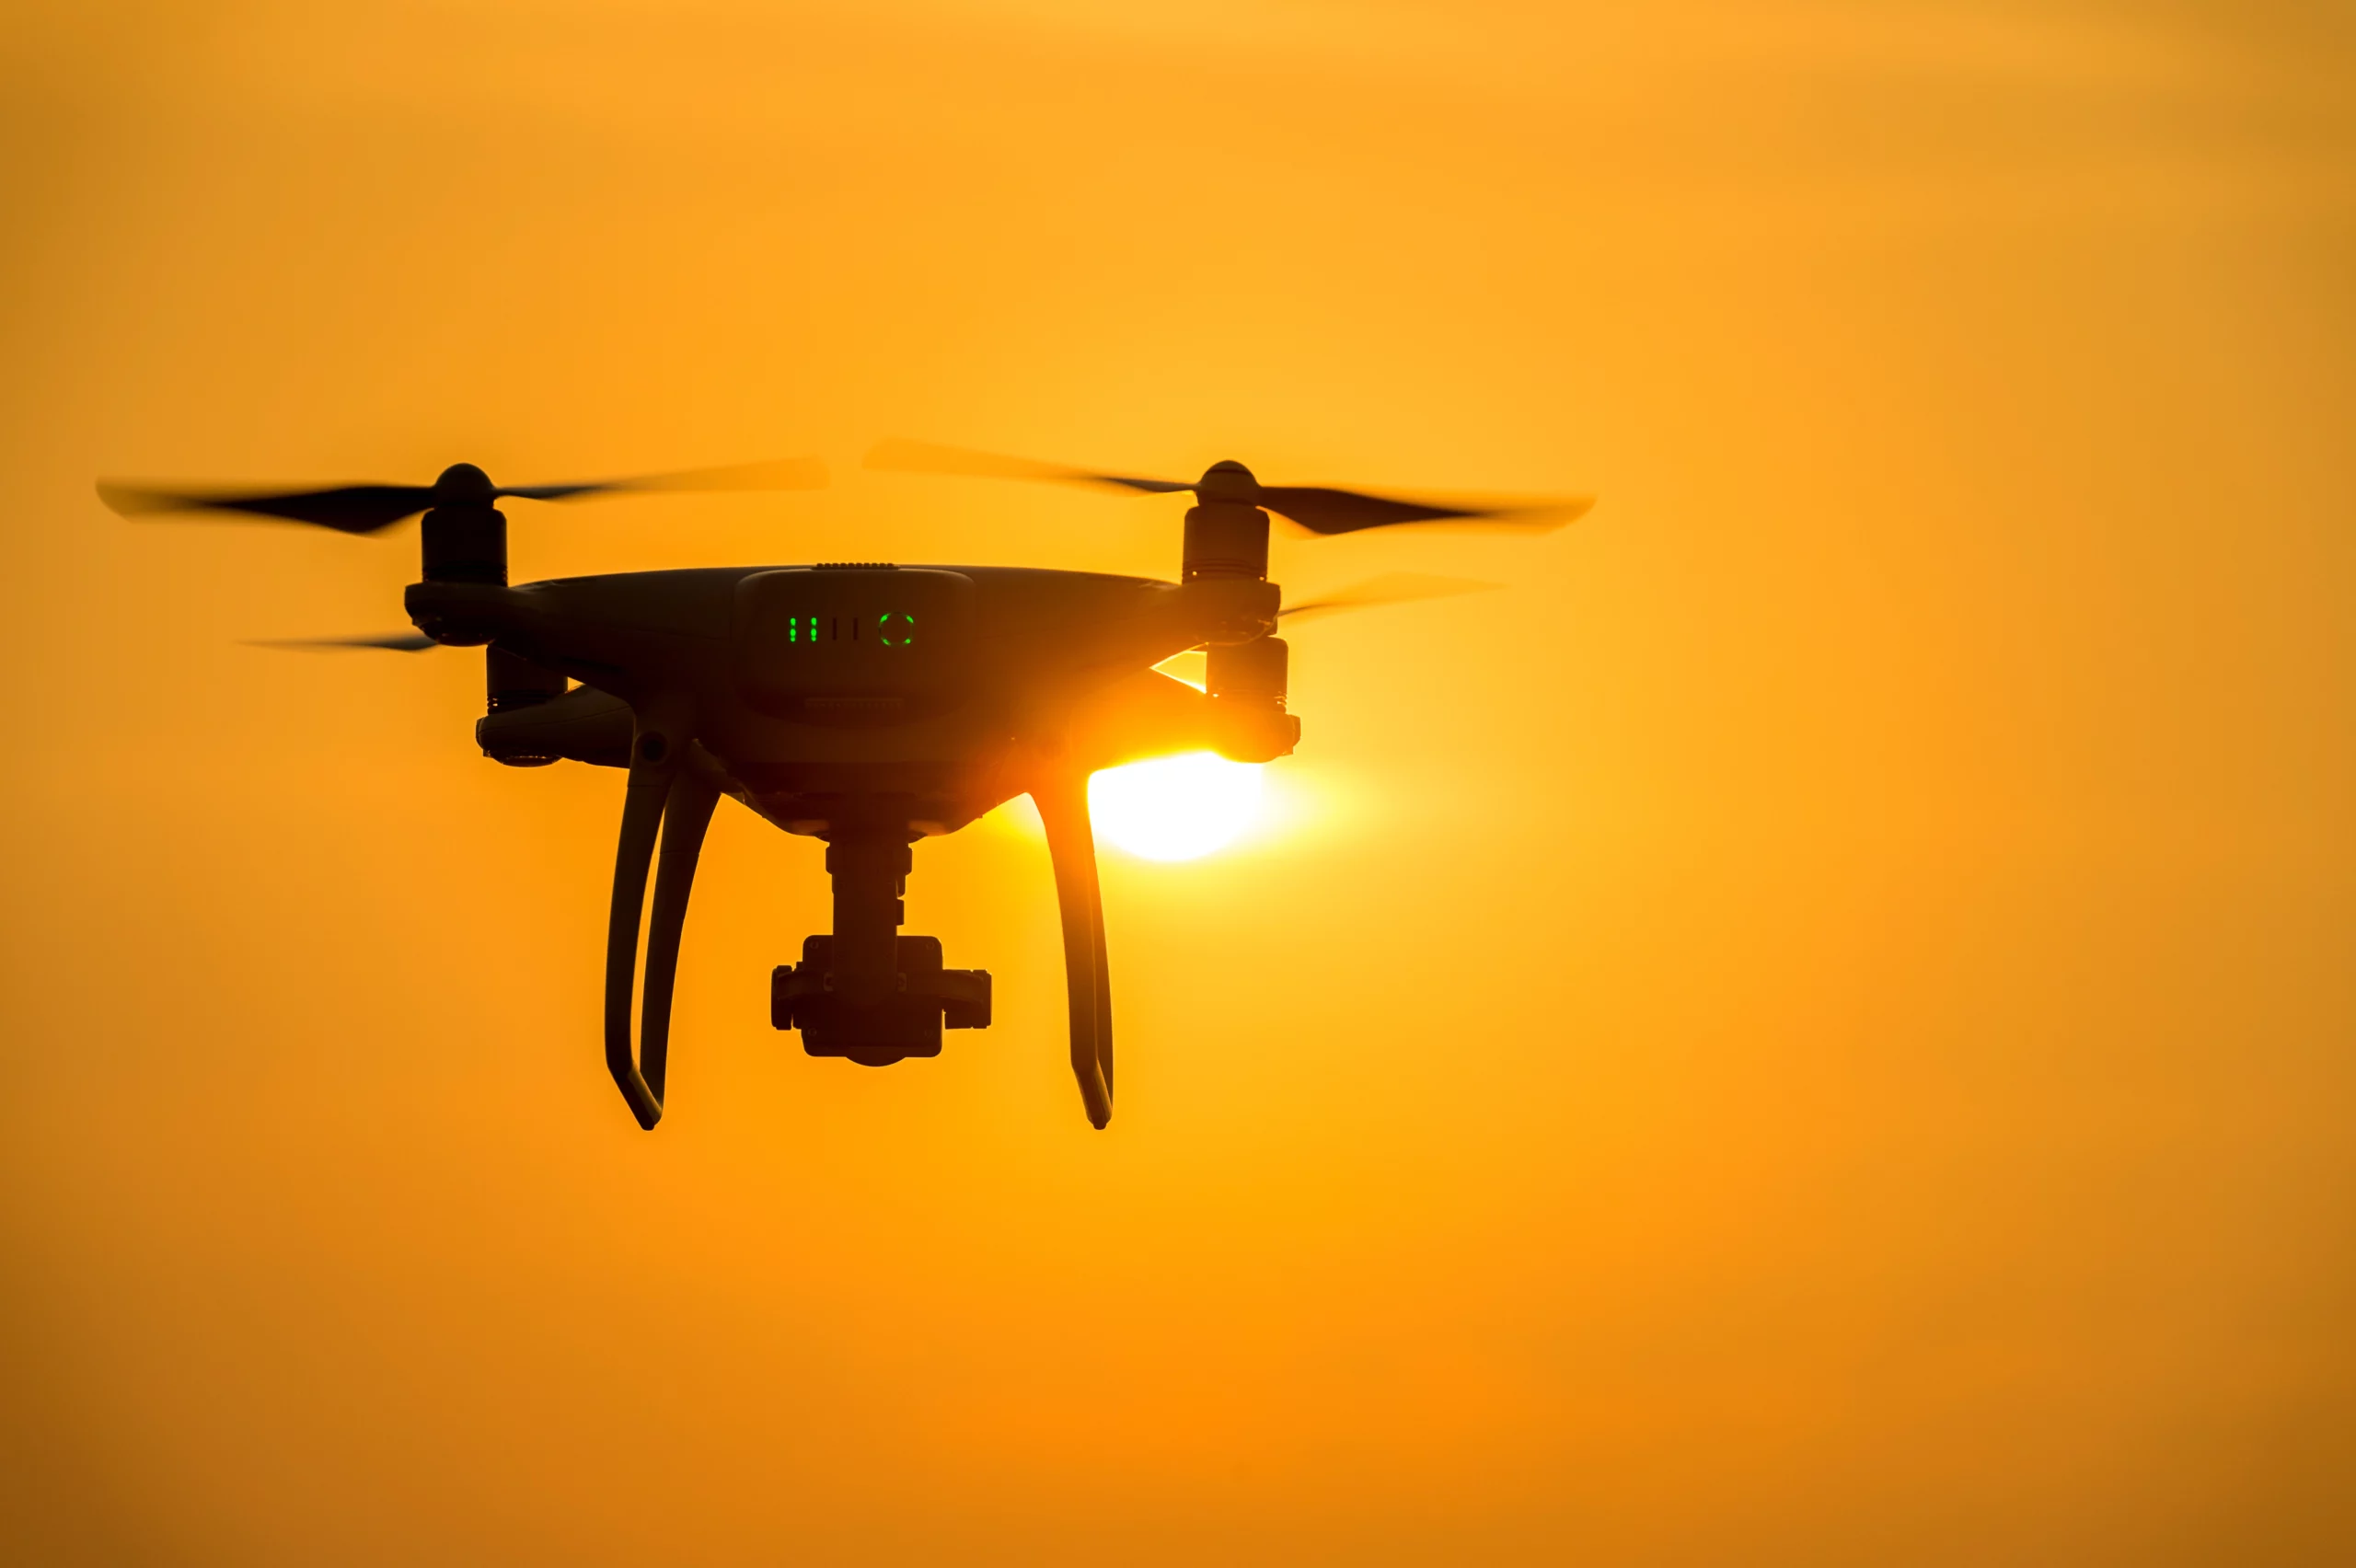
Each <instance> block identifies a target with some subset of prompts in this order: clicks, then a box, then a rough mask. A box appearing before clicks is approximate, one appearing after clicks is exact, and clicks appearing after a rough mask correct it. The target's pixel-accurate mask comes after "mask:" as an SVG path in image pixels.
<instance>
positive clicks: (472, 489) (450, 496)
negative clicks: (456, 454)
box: [433, 463, 499, 505]
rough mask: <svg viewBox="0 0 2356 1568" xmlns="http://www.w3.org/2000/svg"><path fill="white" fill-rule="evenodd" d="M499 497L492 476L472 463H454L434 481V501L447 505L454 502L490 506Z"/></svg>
mask: <svg viewBox="0 0 2356 1568" xmlns="http://www.w3.org/2000/svg"><path fill="white" fill-rule="evenodd" d="M498 496H499V491H498V490H497V488H496V487H494V486H493V485H492V484H491V476H490V475H489V474H486V473H484V472H483V471H482V470H481V469H480V468H478V467H475V466H474V465H473V464H472V463H453V464H451V465H450V466H449V467H446V468H445V469H443V470H442V477H441V478H437V479H435V480H434V481H433V499H434V500H435V501H436V502H441V503H444V504H445V505H446V504H448V503H450V502H459V503H462V504H463V503H468V502H471V503H475V504H479V505H489V504H490V503H491V502H493V501H495V500H497V499H498Z"/></svg>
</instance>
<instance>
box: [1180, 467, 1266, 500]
mask: <svg viewBox="0 0 2356 1568" xmlns="http://www.w3.org/2000/svg"><path fill="white" fill-rule="evenodd" d="M1259 489H1260V481H1259V480H1258V479H1255V478H1253V477H1252V470H1251V469H1249V468H1247V467H1244V466H1243V465H1242V464H1241V463H1239V462H1237V461H1235V459H1233V458H1232V457H1230V458H1228V459H1227V460H1226V461H1224V462H1219V463H1214V464H1212V465H1211V466H1210V467H1207V468H1205V469H1204V470H1203V478H1202V482H1201V483H1199V484H1197V485H1196V486H1195V494H1196V495H1197V496H1199V497H1200V498H1201V499H1203V500H1205V501H1246V502H1248V501H1250V500H1251V499H1252V498H1253V495H1255V494H1257V493H1258V491H1259Z"/></svg>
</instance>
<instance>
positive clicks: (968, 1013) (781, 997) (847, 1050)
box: [769, 937, 990, 1067]
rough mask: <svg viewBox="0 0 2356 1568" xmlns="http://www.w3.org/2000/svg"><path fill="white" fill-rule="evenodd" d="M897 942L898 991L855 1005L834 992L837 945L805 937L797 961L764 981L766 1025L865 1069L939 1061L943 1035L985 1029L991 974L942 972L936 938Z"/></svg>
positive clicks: (812, 1051) (813, 1050)
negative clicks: (915, 1059) (913, 1059)
mask: <svg viewBox="0 0 2356 1568" xmlns="http://www.w3.org/2000/svg"><path fill="white" fill-rule="evenodd" d="M897 940H898V953H897V957H898V972H899V984H898V986H897V987H896V988H895V990H894V991H893V992H892V993H891V994H890V995H889V996H887V997H884V998H883V1000H882V1001H880V1002H877V1003H873V1004H871V1005H868V1006H859V1005H856V1004H854V1003H852V1002H850V1001H849V1000H848V999H846V998H845V997H842V996H840V995H838V994H837V992H836V990H835V986H834V974H833V965H834V956H835V939H834V938H832V937H807V938H804V939H803V943H802V962H801V963H781V964H780V965H778V967H777V969H776V971H775V972H774V973H773V974H771V975H770V976H769V1022H770V1023H772V1024H774V1025H775V1026H776V1027H777V1028H779V1029H799V1030H800V1031H801V1032H802V1049H803V1052H805V1053H806V1054H808V1055H813V1056H842V1057H846V1058H848V1059H849V1060H850V1061H854V1062H857V1063H858V1064H860V1066H867V1067H883V1066H891V1065H892V1064H893V1063H894V1062H898V1061H903V1060H906V1059H907V1057H910V1056H938V1055H941V1031H942V1030H943V1029H987V1028H988V1027H989V1026H990V976H989V971H987V970H986V969H943V968H942V967H941V939H940V938H938V937H901V938H899V939H897Z"/></svg>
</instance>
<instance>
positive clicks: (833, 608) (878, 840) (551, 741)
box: [98, 441, 1590, 1130]
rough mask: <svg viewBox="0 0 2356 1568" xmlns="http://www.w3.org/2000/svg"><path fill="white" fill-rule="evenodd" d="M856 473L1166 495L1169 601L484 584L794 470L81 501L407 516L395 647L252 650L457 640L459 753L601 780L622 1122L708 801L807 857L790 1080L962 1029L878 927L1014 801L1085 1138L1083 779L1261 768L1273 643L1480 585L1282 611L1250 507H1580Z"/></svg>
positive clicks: (1105, 1100) (919, 588) (1355, 528)
mask: <svg viewBox="0 0 2356 1568" xmlns="http://www.w3.org/2000/svg"><path fill="white" fill-rule="evenodd" d="M867 466H868V467H872V468H883V469H891V470H896V471H900V472H908V473H929V474H961V475H975V476H983V477H992V478H1023V479H1040V480H1047V481H1052V482H1058V483H1066V484H1078V485H1086V486H1092V487H1096V488H1099V489H1105V490H1126V491H1129V492H1132V493H1140V494H1163V493H1178V492H1191V493H1192V494H1193V496H1194V498H1195V505H1194V506H1193V507H1192V508H1190V509H1189V510H1188V511H1187V513H1186V518H1185V539H1184V555H1183V559H1182V563H1181V566H1182V570H1181V571H1180V575H1179V580H1178V581H1177V582H1162V581H1159V580H1156V579H1151V578H1140V577H1119V576H1109V575H1105V574H1102V573H1097V572H1084V571H1046V570H1037V569H1032V568H1022V567H1004V566H955V567H943V566H895V565H891V564H888V563H884V562H880V561H838V562H822V563H819V564H816V565H811V566H784V567H778V566H751V567H715V568H699V569H692V570H687V571H631V572H618V573H612V574H608V575H604V576H595V577H572V578H558V579H554V580H551V581H548V582H526V583H522V584H516V585H510V584H509V582H508V581H507V520H506V517H505V515H504V514H503V513H501V512H500V511H499V510H498V508H497V506H496V504H495V503H496V502H500V501H502V500H506V499H517V500H527V501H544V502H562V501H575V500H583V499H588V498H591V497H596V496H609V495H618V494H626V493H630V492H645V491H656V490H809V489H815V488H818V487H820V486H823V485H824V484H825V483H826V468H825V467H824V465H823V464H821V463H820V462H818V461H817V460H816V459H812V458H801V459H793V460H790V461H786V462H781V463H768V464H759V465H754V466H750V467H736V468H712V469H699V470H695V471H692V472H686V473H675V474H661V475H653V476H647V477H643V478H629V479H609V480H602V481H597V482H594V483H588V484H571V485H524V486H499V485H494V484H493V483H492V482H491V478H490V477H489V476H488V475H486V474H485V473H484V472H483V471H482V470H481V469H480V468H478V467H474V466H473V465H472V464H468V463H460V464H456V465H454V466H453V467H448V468H445V469H444V470H443V472H442V475H441V477H440V478H437V479H435V480H434V482H433V484H431V485H346V486H340V487H337V488H334V489H329V490H268V491H253V490H201V489H189V488H185V487H175V488H156V487H151V486H144V485H124V484H115V483H101V484H100V485H99V486H98V494H99V497H100V499H101V500H103V501H104V502H106V504H107V505H109V506H110V507H111V508H112V509H113V510H114V511H116V512H117V513H121V514H122V515H124V516H127V517H137V516H144V515H148V514H152V513H237V514H244V515H248V516H260V517H266V518H273V519H277V520H281V521H284V522H292V523H301V524H308V525H315V526H318V527H323V528H332V529H335V530H337V531H339V532H341V533H347V534H375V533H378V532H381V531H382V530H385V529H387V528H389V527H391V526H393V525H395V524H398V523H399V522H401V521H403V520H404V519H407V518H409V517H411V516H415V515H417V514H418V513H423V514H424V515H423V521H422V529H421V534H422V553H423V558H424V561H423V570H422V573H421V577H422V581H420V582H414V583H411V584H410V587H409V589H408V591H407V594H406V595H405V606H406V608H407V609H408V611H409V616H410V621H411V622H412V623H413V624H414V625H415V627H416V628H417V629H416V631H415V632H413V633H402V634H398V635H394V636H386V637H351V638H328V639H316V640H303V641H295V642H280V643H275V644H271V646H278V647H292V648H308V649H332V648H373V649H383V650H388V651H401V652H422V651H426V650H428V649H432V648H434V647H445V646H446V647H480V648H482V649H484V650H485V671H486V686H487V688H488V711H487V712H486V713H485V715H484V716H483V717H482V718H481V719H479V721H476V724H475V738H476V741H477V743H478V744H479V745H480V746H481V748H482V750H483V753H484V755H487V756H490V757H491V758H492V759H493V760H495V761H498V762H502V763H504V764H506V765H508V766H510V767H545V766H547V765H548V764H550V763H554V762H559V761H573V762H583V763H588V764H591V765H593V766H595V767H617V768H622V769H624V770H626V771H627V774H628V785H627V788H626V790H625V791H624V796H623V805H622V821H621V839H620V845H619V847H618V850H617V852H616V855H615V860H614V883H613V904H612V913H611V917H610V921H609V923H608V926H607V928H606V997H605V1001H606V1007H605V1035H606V1066H607V1068H608V1069H609V1070H610V1071H611V1072H612V1074H613V1078H614V1082H615V1083H616V1085H618V1087H619V1088H620V1090H621V1092H622V1096H623V1098H624V1099H625V1100H627V1101H629V1108H630V1111H631V1113H632V1114H633V1115H634V1116H635V1117H636V1118H637V1120H638V1124H639V1125H640V1126H641V1127H643V1128H647V1129H650V1130H651V1129H652V1128H653V1126H654V1124H655V1123H656V1122H658V1121H659V1120H661V1118H662V1115H663V1103H664V1074H665V1069H666V1067H667V1066H668V1062H669V1056H670V1018H671V997H672V990H673V986H674V984H675V982H676V977H677V973H678V960H679V940H680V934H681V930H682V928H683V926H684V924H685V921H686V918H687V894H688V891H689V888H690V886H691V885H692V883H693V882H694V879H695V871H696V862H697V859H698V858H699V854H700V853H701V850H702V846H703V839H704V834H705V831H706V829H707V827H708V826H709V825H710V821H711V814H712V812H713V809H714V808H715V806H716V805H717V803H718V802H719V800H720V798H721V797H722V795H728V796H732V797H733V798H734V799H736V800H737V801H741V802H743V803H744V804H745V806H747V807H749V808H750V809H751V810H752V811H754V812H755V813H758V814H759V815H760V816H762V817H764V818H766V819H768V821H769V822H771V823H773V824H776V825H777V826H779V827H781V828H783V829H784V830H785V831H787V832H788V833H796V834H804V835H809V836H814V837H817V838H819V839H822V840H824V841H825V843H826V870H827V872H828V873H829V875H830V876H831V877H832V879H833V883H834V928H833V930H832V931H831V932H830V933H828V934H826V935H823V936H813V937H810V938H808V939H806V940H804V941H803V944H802V956H801V959H800V961H799V962H798V963H790V964H783V965H780V966H779V967H778V969H777V970H776V972H775V974H773V976H772V979H771V987H770V1021H771V1022H772V1023H773V1024H775V1026H776V1027H777V1028H779V1029H780V1030H788V1029H797V1030H799V1031H800V1032H801V1034H802V1042H803V1050H804V1051H805V1052H806V1053H808V1054H809V1055H813V1056H841V1057H847V1058H849V1060H851V1061H853V1062H857V1063H860V1064H863V1065H865V1066H887V1065H889V1064H891V1063H894V1062H898V1061H901V1060H904V1059H906V1058H907V1057H910V1056H937V1055H940V1054H941V1032H942V1030H943V1029H986V1028H987V1027H988V1026H989V1022H990V976H989V974H987V972H986V971H982V970H971V969H948V968H944V967H943V966H942V953H941V942H940V940H938V939H937V938H933V937H920V936H909V935H903V934H901V932H900V927H901V925H902V924H903V923H904V922H905V919H906V913H905V908H904V905H903V903H902V900H903V897H904V895H905V894H906V891H907V876H908V874H909V871H910V869H911V867H912V864H913V852H912V846H913V845H914V844H915V843H916V842H917V841H918V839H921V838H925V837H929V836H933V835H937V834H947V833H953V832H955V831H956V830H957V829H959V828H961V827H963V826H964V825H965V824H968V823H970V822H972V821H974V820H975V819H976V817H978V816H980V815H982V814H983V813H985V812H987V811H989V810H990V809H991V808H993V807H995V806H998V805H999V804H1002V803H1003V802H1005V801H1010V800H1012V799H1014V798H1015V797H1016V796H1018V795H1022V794H1028V795H1030V796H1031V798H1032V799H1033V801H1035V802H1036V804H1037V806H1038V809H1039V815H1040V819H1041V821H1042V822H1043V823H1044V824H1045V828H1046V837H1047V850H1048V855H1049V857H1050V859H1051V860H1052V861H1053V864H1054V869H1055V882H1056V898H1057V905H1058V907H1059V912H1060V914H1061V917H1062V923H1063V945H1064V974H1065V982H1066V988H1067V992H1068V1002H1069V1009H1070V1031H1071V1067H1072V1073H1073V1076H1074V1077H1075V1078H1078V1079H1079V1082H1080V1099H1081V1101H1082V1102H1083V1103H1084V1105H1085V1106H1086V1109H1087V1113H1088V1119H1089V1121H1090V1123H1091V1124H1093V1125H1094V1126H1097V1127H1099V1128H1101V1127H1103V1126H1104V1125H1105V1124H1107V1123H1108V1122H1109V1121H1111V1119H1112V1114H1113V1003H1112V989H1111V978H1110V973H1109V970H1108V967H1107V964H1106V961H1105V943H1104V913H1103V902H1102V899H1101V897H1100V895H1099V891H1098V884H1097V872H1096V850H1095V843H1094V837H1093V834H1092V831H1091V824H1090V821H1089V809H1088V779H1089V777H1090V775H1091V774H1093V773H1096V772H1098V771H1100V770H1102V769H1104V768H1108V767H1117V766H1120V765H1122V764H1125V763H1130V762H1137V761H1141V760H1145V759H1147V758H1150V757H1155V756H1164V755H1174V754H1179V753H1186V752H1201V751H1208V752H1214V753H1217V754H1218V755H1220V756H1223V757H1226V758H1229V759H1230V760H1232V761H1237V762H1268V761H1273V760H1274V759H1276V758H1277V757H1280V756H1284V755H1288V754H1289V753H1290V752H1291V751H1292V749H1293V747H1294V744H1296V742H1297V741H1298V740H1299V735H1300V721H1299V720H1298V719H1297V718H1295V717H1293V716H1292V715H1291V714H1289V713H1288V712H1287V711H1286V709H1285V695H1286V682H1287V672H1288V663H1289V652H1288V648H1287V646H1286V644H1285V642H1284V641H1283V640H1281V639H1280V638H1278V637H1276V635H1275V633H1276V628H1277V624H1278V622H1279V621H1280V620H1287V619H1296V618H1307V617H1311V616H1316V615H1322V614H1329V613H1333V612H1335V611H1339V610H1345V609H1353V608H1359V607H1363V606H1367V605H1381V604H1392V603H1398V602H1401V601H1404V600H1409V599H1417V598H1429V597H1436V596H1438V595H1441V594H1451V593H1461V592H1466V591H1469V590H1472V589H1476V588H1484V587H1488V586H1492V585H1491V584H1486V583H1472V582H1461V581H1459V580H1455V579H1449V578H1432V577H1414V576H1406V575H1396V576H1391V577H1384V578H1379V579H1376V580H1374V581H1373V582H1366V583H1361V584H1359V585H1357V587H1355V588H1352V589H1348V590H1345V591H1343V592H1341V593H1337V594H1329V595H1326V596H1324V597H1322V598H1318V599H1313V600H1311V601H1308V602H1306V603H1301V604H1296V605H1284V604H1283V603H1282V601H1281V595H1280V593H1279V591H1278V589H1277V587H1276V584H1275V583H1272V582H1269V581H1268V532H1269V521H1268V515H1269V513H1278V514H1280V515H1282V516H1284V517H1287V518H1289V519H1290V520H1292V521H1293V522H1294V523H1297V524H1299V525H1300V526H1301V527H1303V528H1305V529H1307V530H1308V531H1309V532H1310V533H1311V534H1314V535H1327V536H1330V535H1337V534H1348V533H1356V532H1359V531H1361V530H1364V529H1369V528H1381V527H1391V526H1396V525H1404V524H1417V523H1438V522H1455V523H1468V524H1473V525H1490V526H1502V527H1506V528H1510V529H1548V528H1553V527H1559V526H1561V525H1563V524H1565V523H1567V522H1569V521H1570V520H1571V519H1572V518H1574V517H1576V516H1577V515H1578V514H1579V513H1582V512H1584V511H1585V510H1586V509H1587V507H1588V504H1590V503H1589V502H1588V501H1587V500H1585V499H1578V500H1567V501H1545V502H1540V501H1525V502H1497V501H1494V500H1490V501H1483V502H1458V503H1450V502H1431V501H1409V500H1401V499H1397V498H1392V497H1386V496H1377V495H1369V494H1365V493H1362V492H1359V491H1356V490H1334V489H1328V488H1324V487H1321V486H1301V485H1264V484H1262V483H1261V482H1260V481H1259V480H1258V479H1257V478H1254V477H1253V474H1252V471H1251V470H1250V469H1249V468H1246V467H1243V465H1242V464H1241V463H1234V462H1222V463H1216V464H1213V465H1212V466H1211V467H1209V468H1207V469H1206V470H1205V471H1204V473H1203V475H1202V477H1201V478H1198V479H1192V480H1180V479H1153V478H1136V477H1133V476H1128V475H1121V474H1109V473H1101V472H1096V471H1093V470H1089V469H1082V468H1073V467H1060V466H1057V465H1053V464H1047V463H1036V462H1031V461H1028V460H1026V459H1022V458H1015V457H1003V456H998V455H991V454H987V453H978V452H968V451H964V450H960V449H957V448H953V447H945V446H934V445H930V444H922V443H918V442H909V441H887V442H884V443H883V444H881V445H879V446H877V447H876V448H874V450H872V452H870V453H869V454H868V456H867ZM1193 649H1201V650H1203V651H1204V652H1205V662H1204V684H1203V686H1201V687H1200V688H1197V687H1196V686H1193V685H1190V684H1188V683H1186V682H1184V681H1181V680H1178V679H1175V678H1173V677H1172V676H1170V675H1167V674H1162V673H1161V672H1160V671H1159V670H1157V669H1156V667H1155V666H1156V665H1157V664H1160V663H1164V662H1166V661H1168V660H1169V659H1171V658H1172V656H1173V655H1176V654H1178V653H1182V652H1184V651H1188V650H1193ZM658 838H659V841H660V848H659V855H658V848H657V843H658ZM650 869H651V870H652V872H653V903H652V906H651V907H649V906H648V902H647V882H648V876H649V871H650ZM641 917H643V918H644V919H645V920H646V921H647V923H648V929H647V933H646V935H647V940H646V956H645V973H644V976H643V980H642V983H641V980H640V977H639V976H638V974H636V973H635V970H636V967H637V952H638V946H639V934H640V925H641ZM634 994H635V995H634ZM634 999H635V1000H636V1002H637V1004H638V1012H639V1024H638V1038H637V1041H636V1043H635V1045H633V1043H632V1040H631V1031H630V1022H631V1018H630V1015H631V1011H632V1003H633V1000H634Z"/></svg>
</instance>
